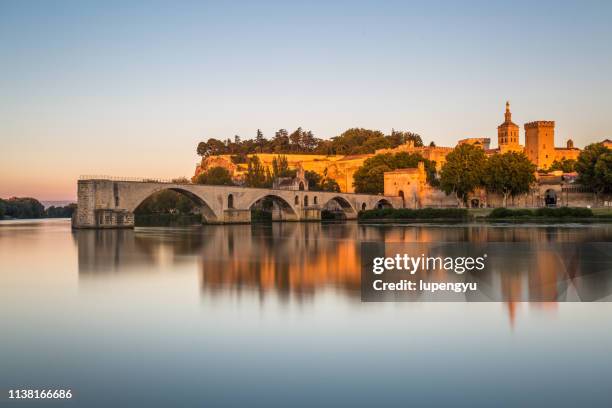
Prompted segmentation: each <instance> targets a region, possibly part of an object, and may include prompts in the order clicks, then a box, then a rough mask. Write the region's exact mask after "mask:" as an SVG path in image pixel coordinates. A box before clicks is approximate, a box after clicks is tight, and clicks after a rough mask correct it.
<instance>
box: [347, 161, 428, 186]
mask: <svg viewBox="0 0 612 408" xmlns="http://www.w3.org/2000/svg"><path fill="white" fill-rule="evenodd" d="M420 161H422V162H424V163H425V171H426V172H427V181H428V183H429V184H430V185H436V183H437V181H436V163H435V162H433V161H431V160H427V159H424V158H423V156H421V155H420V154H418V153H412V154H411V153H406V152H400V153H396V154H391V153H385V154H377V155H376V156H374V157H370V158H369V159H367V160H366V161H365V162H364V163H363V165H362V166H361V167H359V168H358V169H357V171H356V172H355V174H354V176H353V179H354V182H353V185H354V186H355V192H357V193H368V194H380V193H383V192H384V173H385V172H386V171H391V170H395V169H405V168H415V167H417V166H418V164H419V162H420Z"/></svg>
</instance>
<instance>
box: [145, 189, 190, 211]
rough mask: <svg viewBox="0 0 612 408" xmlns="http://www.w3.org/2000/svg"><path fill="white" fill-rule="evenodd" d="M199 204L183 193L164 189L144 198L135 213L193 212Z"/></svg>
mask: <svg viewBox="0 0 612 408" xmlns="http://www.w3.org/2000/svg"><path fill="white" fill-rule="evenodd" d="M196 209H197V206H196V204H195V203H194V202H193V200H191V199H190V198H189V197H187V196H185V195H184V194H182V193H179V192H176V191H172V190H163V191H159V192H157V193H155V194H152V195H151V196H150V197H149V198H147V199H146V200H144V201H143V202H142V203H141V204H140V205H139V206H138V208H136V211H134V213H135V214H142V215H146V214H191V213H194V212H196Z"/></svg>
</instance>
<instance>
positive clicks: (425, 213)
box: [359, 208, 468, 220]
mask: <svg viewBox="0 0 612 408" xmlns="http://www.w3.org/2000/svg"><path fill="white" fill-rule="evenodd" d="M467 218H468V210H466V209H465V208H421V209H410V208H383V209H375V210H365V211H360V212H359V219H360V220H434V219H452V220H466V219H467Z"/></svg>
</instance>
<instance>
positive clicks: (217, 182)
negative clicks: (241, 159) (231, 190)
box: [195, 167, 234, 186]
mask: <svg viewBox="0 0 612 408" xmlns="http://www.w3.org/2000/svg"><path fill="white" fill-rule="evenodd" d="M195 182H196V184H207V185H212V186H233V185H234V181H233V180H232V175H231V174H230V172H229V171H228V170H227V169H226V168H224V167H212V168H210V169H208V170H207V171H205V172H203V173H200V174H199V175H198V177H196V179H195Z"/></svg>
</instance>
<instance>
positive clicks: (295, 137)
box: [289, 127, 304, 153]
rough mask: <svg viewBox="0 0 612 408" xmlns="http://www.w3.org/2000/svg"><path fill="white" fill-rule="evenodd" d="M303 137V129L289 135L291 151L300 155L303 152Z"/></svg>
mask: <svg viewBox="0 0 612 408" xmlns="http://www.w3.org/2000/svg"><path fill="white" fill-rule="evenodd" d="M303 136H304V131H303V130H302V128H301V127H299V128H297V129H295V131H294V132H293V133H291V134H290V135H289V143H290V149H291V151H292V152H295V153H300V152H301V151H302V138H303Z"/></svg>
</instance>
